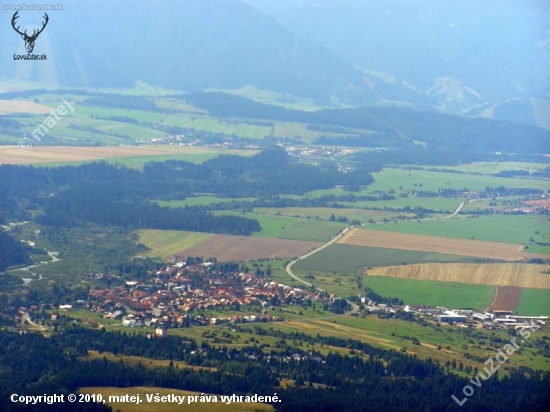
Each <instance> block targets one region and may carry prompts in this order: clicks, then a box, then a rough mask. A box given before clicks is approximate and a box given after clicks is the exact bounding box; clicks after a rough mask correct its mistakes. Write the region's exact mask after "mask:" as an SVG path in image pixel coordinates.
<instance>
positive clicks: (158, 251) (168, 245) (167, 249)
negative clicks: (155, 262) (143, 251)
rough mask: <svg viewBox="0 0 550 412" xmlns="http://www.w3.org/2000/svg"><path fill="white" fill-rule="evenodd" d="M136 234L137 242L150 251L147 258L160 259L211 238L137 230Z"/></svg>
mask: <svg viewBox="0 0 550 412" xmlns="http://www.w3.org/2000/svg"><path fill="white" fill-rule="evenodd" d="M137 234H138V236H139V242H140V243H142V244H144V245H145V246H147V247H148V248H149V249H151V250H150V251H148V252H147V256H149V257H160V258H162V259H166V258H169V257H171V256H174V254H175V253H177V252H179V251H181V250H183V249H186V248H188V247H192V246H195V245H197V244H199V243H201V242H204V241H205V240H207V239H209V238H211V237H212V236H213V235H212V234H210V233H198V232H184V231H180V230H153V229H142V230H138V231H137Z"/></svg>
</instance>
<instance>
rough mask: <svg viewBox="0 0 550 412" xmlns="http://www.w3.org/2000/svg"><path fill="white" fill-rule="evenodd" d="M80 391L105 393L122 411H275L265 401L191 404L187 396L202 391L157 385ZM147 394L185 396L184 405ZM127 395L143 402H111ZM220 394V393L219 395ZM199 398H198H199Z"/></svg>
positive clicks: (112, 404) (112, 406) (83, 391)
mask: <svg viewBox="0 0 550 412" xmlns="http://www.w3.org/2000/svg"><path fill="white" fill-rule="evenodd" d="M79 392H80V393H89V394H101V395H103V399H105V400H106V403H107V405H108V406H110V407H111V408H112V409H113V410H116V411H120V412H130V411H131V412H154V411H155V412H156V411H159V410H162V411H163V412H172V411H174V412H176V411H181V410H182V409H185V410H186V411H193V412H220V411H224V412H226V411H251V412H261V411H266V412H267V411H273V410H274V409H273V407H272V406H271V405H266V404H263V403H244V402H240V403H239V402H236V403H231V404H230V405H227V404H225V403H223V402H221V400H218V402H208V403H207V402H204V403H200V402H198V401H197V402H193V403H191V404H188V403H187V402H188V401H187V397H189V396H197V397H199V396H201V395H203V394H201V393H200V392H191V391H183V390H178V389H165V388H155V387H149V386H147V387H145V386H132V387H127V388H115V387H112V386H109V387H84V388H80V389H79ZM146 394H151V395H159V396H167V395H171V394H173V395H177V396H185V402H184V404H182V405H178V404H177V403H169V402H164V403H154V402H153V403H149V402H147V398H146ZM126 395H130V396H135V395H139V396H140V400H141V402H142V403H140V404H139V405H136V404H132V403H125V402H109V396H118V397H123V396H126ZM224 395H231V394H224ZM265 395H270V396H273V393H271V394H265ZM218 396H219V395H218ZM197 399H198V398H197Z"/></svg>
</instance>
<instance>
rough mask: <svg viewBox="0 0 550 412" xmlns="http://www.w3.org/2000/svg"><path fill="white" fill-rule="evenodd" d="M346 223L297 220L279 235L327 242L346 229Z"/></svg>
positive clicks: (283, 237) (286, 237)
mask: <svg viewBox="0 0 550 412" xmlns="http://www.w3.org/2000/svg"><path fill="white" fill-rule="evenodd" d="M346 226H347V225H346V224H345V223H336V222H322V221H321V222H318V221H309V220H308V221H305V222H297V223H295V224H293V225H292V226H290V227H288V228H286V229H284V230H283V231H282V232H281V233H280V235H279V237H280V238H281V239H291V240H311V241H315V242H327V241H329V240H330V239H331V238H332V237H333V236H334V235H336V234H337V233H338V232H340V231H341V230H342V229H344V228H345V227H346Z"/></svg>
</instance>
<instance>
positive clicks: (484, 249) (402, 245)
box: [337, 229, 547, 260]
mask: <svg viewBox="0 0 550 412" xmlns="http://www.w3.org/2000/svg"><path fill="white" fill-rule="evenodd" d="M337 243H343V244H346V245H358V246H368V247H380V248H388V249H401V250H414V251H420V252H437V253H443V254H450V255H461V256H472V257H481V258H488V259H502V260H521V259H524V258H526V257H527V258H530V257H547V256H542V255H541V256H539V255H535V254H532V253H524V252H523V245H517V244H511V243H500V242H487V241H482V240H470V239H452V238H446V237H438V236H425V235H411V234H408V233H395V232H383V231H379V230H367V229H351V230H350V231H349V232H348V233H346V235H344V236H343V237H342V238H341V239H340V240H338V242H337Z"/></svg>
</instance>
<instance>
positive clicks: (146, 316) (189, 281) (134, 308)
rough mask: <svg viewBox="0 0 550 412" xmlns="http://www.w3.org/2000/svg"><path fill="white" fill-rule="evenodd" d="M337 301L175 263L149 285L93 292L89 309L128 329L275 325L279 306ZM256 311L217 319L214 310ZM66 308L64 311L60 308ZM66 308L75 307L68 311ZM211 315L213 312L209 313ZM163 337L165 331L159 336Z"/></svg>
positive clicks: (209, 266) (252, 276)
mask: <svg viewBox="0 0 550 412" xmlns="http://www.w3.org/2000/svg"><path fill="white" fill-rule="evenodd" d="M331 299H334V296H331V295H329V294H327V293H320V292H313V291H311V290H305V289H302V288H298V287H292V286H287V285H284V284H282V283H277V282H274V281H273V280H271V279H269V278H268V277H265V276H263V274H260V273H245V272H242V271H238V270H235V271H221V270H219V269H215V265H214V263H212V262H202V263H192V264H190V265H187V264H186V263H185V262H174V263H172V264H167V265H166V266H165V267H164V268H162V269H161V270H158V271H156V272H154V273H150V278H149V280H148V281H147V282H138V281H127V282H126V283H125V285H124V286H117V287H114V288H112V289H111V288H106V289H99V290H91V291H90V292H89V300H88V303H87V306H88V309H89V310H90V311H92V312H97V313H100V314H101V315H102V316H103V317H104V318H110V319H120V320H121V322H122V324H123V325H124V326H128V327H142V326H147V327H155V328H157V329H161V330H164V329H168V328H171V327H189V326H205V325H220V324H234V323H244V322H273V321H281V320H283V319H282V318H281V317H280V316H277V315H274V314H272V312H274V311H275V310H276V307H277V306H280V304H283V303H284V304H296V305H301V304H302V303H304V302H308V303H309V304H311V303H312V302H313V301H325V302H328V301H330V300H331ZM241 307H242V308H243V312H244V311H246V312H251V313H247V314H243V315H242V316H241V315H237V314H233V315H231V316H215V315H213V314H211V313H212V312H215V311H217V312H220V311H231V312H232V313H236V312H240V311H241ZM61 309H63V308H61ZM64 309H65V310H70V308H67V307H66V306H65V307H64ZM208 312H211V313H210V314H209V313H208ZM159 333H160V334H162V333H161V332H159Z"/></svg>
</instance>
